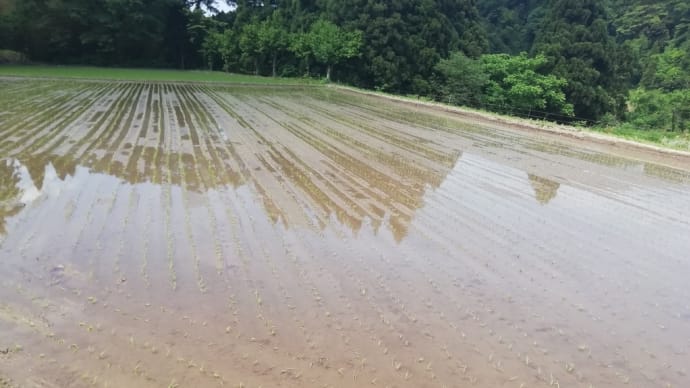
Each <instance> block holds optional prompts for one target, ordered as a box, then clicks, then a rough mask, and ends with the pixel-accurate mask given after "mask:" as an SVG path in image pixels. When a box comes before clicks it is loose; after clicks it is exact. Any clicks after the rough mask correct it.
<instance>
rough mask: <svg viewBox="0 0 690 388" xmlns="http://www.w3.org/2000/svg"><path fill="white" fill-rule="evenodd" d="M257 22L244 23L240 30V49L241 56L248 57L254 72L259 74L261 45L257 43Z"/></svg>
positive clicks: (258, 27)
mask: <svg viewBox="0 0 690 388" xmlns="http://www.w3.org/2000/svg"><path fill="white" fill-rule="evenodd" d="M260 28H261V27H260V25H259V23H257V22H254V23H250V24H246V25H245V26H244V27H242V30H241V32H240V50H241V51H242V56H243V57H246V58H247V59H249V60H250V61H251V62H252V63H253V64H254V74H255V75H258V74H259V59H260V55H261V46H260V45H259V29H260Z"/></svg>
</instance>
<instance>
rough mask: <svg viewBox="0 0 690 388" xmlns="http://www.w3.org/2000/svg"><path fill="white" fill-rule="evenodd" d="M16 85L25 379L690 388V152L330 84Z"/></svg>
mask: <svg viewBox="0 0 690 388" xmlns="http://www.w3.org/2000/svg"><path fill="white" fill-rule="evenodd" d="M0 88H2V90H3V93H2V95H0V108H1V109H2V111H0V113H2V114H0V155H2V160H1V161H0V283H1V284H2V286H1V287H0V333H1V335H0V386H2V387H5V386H10V387H12V386H28V387H34V386H42V387H64V386H76V387H80V386H102V387H149V386H151V387H158V386H180V387H183V386H218V385H224V386H232V387H260V386H261V387H276V386H282V387H326V386H331V387H363V386H380V387H468V386H476V387H516V388H518V387H668V386H671V387H686V386H690V375H689V374H690V369H689V368H690V367H689V365H690V353H689V352H690V302H688V301H690V288H689V287H688V286H687V279H688V278H690V259H689V257H690V256H689V255H688V252H689V251H690V239H688V236H690V195H689V194H690V173H688V171H686V170H683V168H682V167H683V163H682V162H679V161H677V160H664V159H657V160H639V159H636V158H633V157H631V155H621V154H620V152H618V151H616V154H614V153H613V152H614V151H612V150H605V149H601V147H599V148H598V149H596V150H595V149H594V148H589V149H585V148H582V145H574V144H568V143H563V142H562V141H556V140H554V139H551V138H544V137H540V136H537V135H528V134H524V133H520V132H511V131H509V130H498V129H495V128H492V127H491V126H487V125H486V124H485V123H484V124H480V123H473V122H469V121H463V119H462V118H459V117H454V116H451V115H449V114H446V113H438V112H429V111H425V110H423V109H422V108H413V107H410V106H403V105H398V104H393V103H387V102H384V101H382V100H378V99H372V98H370V97H362V96H355V95H350V94H345V93H343V92H338V91H333V90H325V89H321V88H267V87H229V86H228V87H210V86H195V85H175V84H133V83H132V84H130V83H115V84H112V83H96V82H93V83H85V82H84V83H81V82H69V83H62V82H51V81H1V83H0ZM669 165H670V166H674V167H666V166H669Z"/></svg>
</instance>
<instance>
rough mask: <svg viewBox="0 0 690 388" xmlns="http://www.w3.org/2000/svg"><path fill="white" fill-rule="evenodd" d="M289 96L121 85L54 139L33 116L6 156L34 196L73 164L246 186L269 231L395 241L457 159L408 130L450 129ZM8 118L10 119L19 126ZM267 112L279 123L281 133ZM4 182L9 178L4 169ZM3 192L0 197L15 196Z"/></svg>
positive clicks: (174, 182)
mask: <svg viewBox="0 0 690 388" xmlns="http://www.w3.org/2000/svg"><path fill="white" fill-rule="evenodd" d="M91 86H93V88H96V87H97V86H98V84H93V85H91ZM295 91H296V90H295V89H293V88H289V89H288V88H269V89H266V88H261V89H256V88H254V87H252V88H247V89H238V88H235V87H233V88H231V89H228V90H225V89H223V88H208V87H201V86H195V85H149V84H122V85H118V86H115V87H113V88H110V89H109V93H111V95H110V96H111V97H109V98H107V99H100V100H98V101H100V102H102V103H101V104H97V105H93V106H91V107H90V108H88V106H89V105H88V104H86V103H85V104H86V105H85V106H86V107H87V108H85V109H86V111H85V112H83V113H81V116H74V118H75V119H76V118H79V117H81V118H83V119H85V122H86V123H87V124H86V126H82V124H77V123H76V122H72V121H70V120H69V119H66V120H65V121H64V122H61V124H60V128H59V130H54V131H42V130H40V128H42V126H45V125H44V124H45V123H44V122H43V121H42V120H43V119H42V118H38V119H36V120H34V121H31V122H30V123H29V124H27V125H26V126H25V127H23V128H22V131H23V132H25V133H32V131H33V130H34V128H33V126H36V134H34V135H31V136H34V138H33V143H32V142H31V141H27V142H26V143H27V144H26V146H25V147H23V148H21V149H19V150H18V151H16V152H15V151H11V152H9V153H8V154H7V155H8V156H12V157H14V158H16V159H18V160H20V161H21V163H23V165H24V166H25V167H26V170H27V171H28V172H27V175H28V176H30V178H31V179H32V181H33V183H34V184H35V186H36V188H37V190H38V191H39V192H40V190H41V188H42V187H43V185H44V179H45V169H46V166H48V165H52V166H53V167H54V170H55V172H56V174H57V176H58V177H60V178H61V179H64V178H65V177H66V176H68V175H73V174H74V172H75V169H76V168H77V166H80V167H85V168H87V169H88V170H89V171H90V172H91V173H96V174H99V173H100V174H107V175H109V176H113V177H117V178H119V179H120V180H121V181H122V182H123V183H124V182H127V183H129V184H132V185H137V184H144V183H151V184H154V185H162V186H167V185H171V186H176V187H183V188H184V189H185V190H187V191H189V192H193V193H194V194H202V195H203V194H205V193H207V192H208V191H216V190H221V191H222V190H225V189H239V188H241V187H244V186H248V187H251V188H252V190H253V192H254V193H255V194H256V196H255V198H256V200H257V201H260V202H261V203H262V205H263V208H264V210H265V213H266V215H267V216H268V217H269V218H270V219H271V220H272V221H273V222H274V223H277V222H281V223H283V224H284V225H285V226H289V225H293V226H294V225H317V224H318V225H319V226H320V227H321V228H326V227H327V226H328V225H329V224H330V223H331V222H332V221H331V220H332V219H335V220H336V221H337V222H338V223H340V224H342V225H346V226H347V227H349V228H350V229H351V230H352V231H354V232H357V231H359V230H360V228H361V227H362V225H363V224H364V223H365V221H366V222H368V221H367V220H369V221H370V222H371V225H373V227H374V229H375V230H378V228H379V227H380V226H381V225H386V226H387V227H388V228H389V229H390V231H391V232H392V234H393V235H394V237H395V239H396V240H398V241H400V240H402V239H403V238H404V237H405V236H406V235H407V231H408V228H409V225H410V223H411V221H412V218H413V217H414V213H415V211H417V209H419V208H420V207H421V206H423V205H424V195H425V193H426V190H427V188H429V187H431V188H436V187H439V185H440V184H441V183H442V182H443V181H444V180H445V178H446V175H447V174H448V173H449V172H450V171H451V170H452V168H453V166H454V165H455V163H456V162H457V160H458V158H460V157H461V154H460V152H459V151H458V150H457V149H455V148H454V147H451V146H449V145H447V144H440V143H438V142H437V141H435V140H433V139H426V138H423V137H424V136H425V134H431V135H433V133H434V132H431V131H429V132H426V131H416V129H417V128H419V127H429V128H437V127H438V128H444V127H445V126H446V125H447V124H446V123H445V122H436V121H433V120H434V115H433V114H428V115H419V114H417V113H414V114H410V112H409V111H408V109H398V110H396V111H395V112H393V113H391V112H389V111H388V108H390V107H386V108H385V109H384V108H380V109H377V111H375V112H373V113H368V112H369V109H370V106H369V102H370V101H368V100H361V99H359V98H356V99H353V100H351V101H350V100H348V101H344V102H345V103H348V104H351V106H352V108H351V109H354V110H358V109H359V110H360V113H361V114H362V115H363V116H362V117H360V116H359V115H357V114H354V115H352V114H349V113H348V112H342V108H341V101H340V100H337V101H326V102H324V99H323V98H322V97H323V96H322V95H321V92H318V93H316V94H313V91H312V89H305V90H302V89H300V90H299V91H298V92H297V93H295ZM73 97H74V99H77V98H78V96H77V95H76V94H75V95H74V96H73ZM99 98H100V97H99ZM70 100H71V101H73V99H70ZM358 106H362V107H363V108H362V109H360V108H358ZM64 109H68V107H64ZM296 109H297V111H296V112H295V110H296ZM56 111H59V109H58V108H56ZM9 114H10V116H9V117H8V118H7V120H10V121H12V120H19V119H20V117H14V116H13V115H14V113H12V112H10V113H9ZM270 114H277V115H278V116H280V117H281V121H280V123H279V124H278V125H276V124H277V123H278V122H277V121H276V122H274V121H273V120H268V119H267V117H268V116H269V115H270ZM368 115H375V116H374V117H376V119H375V120H371V119H369V118H368ZM126 118H129V119H126ZM410 123H412V124H414V126H413V127H411V126H410ZM401 126H405V127H410V128H414V129H415V131H410V132H413V133H415V134H414V135H412V134H411V133H408V132H407V131H404V130H403V131H400V130H399V127H401ZM72 128H83V131H81V130H74V131H73V130H72ZM135 139H136V140H135ZM3 175H4V176H5V178H4V179H5V180H9V179H10V177H12V175H11V171H10V170H8V171H4V172H3ZM10 183H11V182H9V183H7V184H6V183H4V182H3V183H2V189H4V190H9V189H11V188H12V187H14V186H15V185H13V184H10ZM3 195H4V194H3ZM6 196H7V197H9V196H10V195H9V194H7V195H6ZM3 206H4V205H3ZM3 209H4V207H3ZM12 209H14V207H12ZM4 213H6V211H5V210H3V214H4ZM5 218H6V217H5Z"/></svg>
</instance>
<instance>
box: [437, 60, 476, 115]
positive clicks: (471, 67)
mask: <svg viewBox="0 0 690 388" xmlns="http://www.w3.org/2000/svg"><path fill="white" fill-rule="evenodd" d="M436 71H437V72H438V73H439V74H440V79H439V80H438V81H439V84H438V86H437V88H436V89H437V90H438V92H439V95H437V96H436V97H437V98H440V99H442V100H443V101H446V102H448V103H451V104H462V105H471V106H479V105H480V104H481V101H482V99H483V91H484V87H485V86H486V83H487V82H488V81H489V77H488V76H487V74H486V73H485V72H484V69H483V68H482V64H481V62H480V61H479V60H478V59H472V58H469V57H467V56H466V55H465V54H463V53H460V52H454V53H452V54H451V56H450V58H448V59H443V60H441V61H440V62H439V63H438V64H437V65H436Z"/></svg>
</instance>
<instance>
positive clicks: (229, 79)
mask: <svg viewBox="0 0 690 388" xmlns="http://www.w3.org/2000/svg"><path fill="white" fill-rule="evenodd" d="M0 76H16V77H31V78H74V79H99V80H103V79H105V80H122V81H125V80H126V81H169V82H172V81H179V82H218V83H239V84H256V85H316V84H320V83H322V82H321V81H318V80H315V79H308V78H271V77H258V76H252V75H243V74H232V73H224V72H219V71H213V72H212V71H183V70H159V69H121V68H102V67H88V66H44V65H41V66H37V65H32V66H21V65H2V66H0ZM377 94H378V93H377ZM402 98H405V97H402ZM481 113H483V114H487V115H491V116H499V115H497V114H495V113H491V112H481ZM542 124H545V123H542ZM579 129H581V130H585V131H592V132H597V133H604V134H607V135H610V136H614V137H618V138H623V139H627V140H632V141H636V142H640V143H646V144H652V145H656V146H661V147H665V148H672V149H676V150H683V151H690V133H682V132H670V131H659V130H657V131H650V130H639V129H635V128H633V127H631V126H630V125H627V124H623V125H619V126H612V127H594V128H579Z"/></svg>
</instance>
